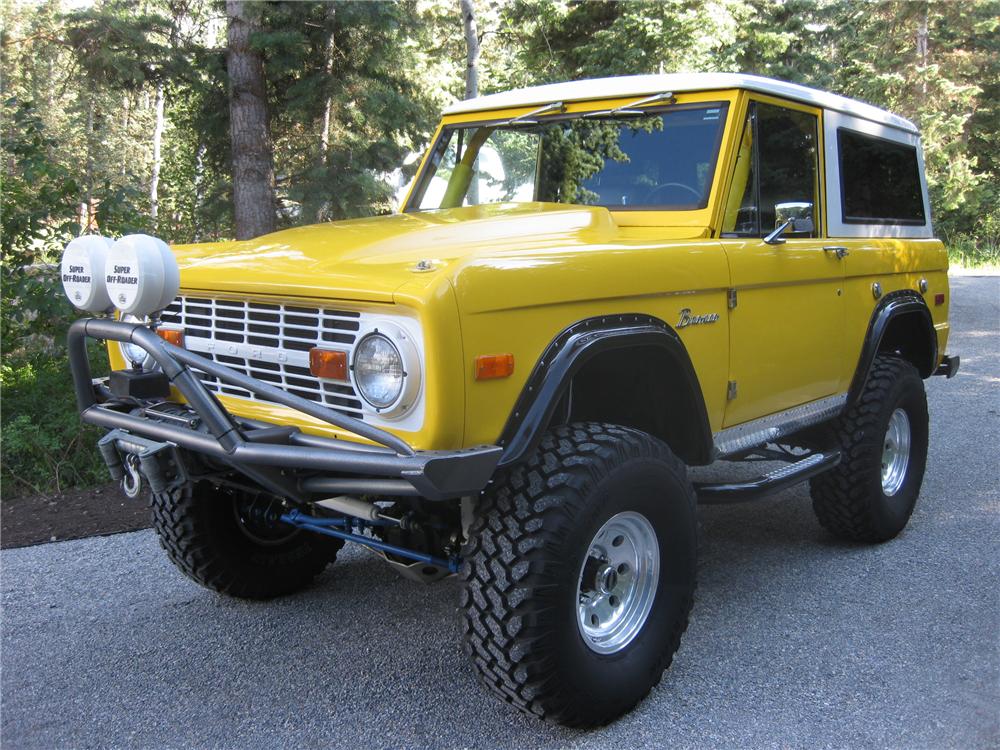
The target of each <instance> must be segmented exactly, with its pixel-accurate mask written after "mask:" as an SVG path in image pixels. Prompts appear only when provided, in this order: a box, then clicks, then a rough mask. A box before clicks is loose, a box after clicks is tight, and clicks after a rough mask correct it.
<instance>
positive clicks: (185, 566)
mask: <svg viewBox="0 0 1000 750" xmlns="http://www.w3.org/2000/svg"><path fill="white" fill-rule="evenodd" d="M212 501H216V502H224V501H225V500H224V499H222V498H218V499H216V498H212V499H209V500H208V502H212ZM204 502H206V498H204V497H198V496H197V495H196V489H195V487H194V486H192V485H191V484H188V483H186V484H182V485H179V486H177V487H175V488H173V489H170V490H167V491H165V492H162V493H151V496H150V507H151V510H152V521H153V528H154V529H155V530H156V532H157V536H158V537H159V539H160V546H161V547H163V549H164V550H165V551H166V553H167V556H168V557H169V558H170V560H171V562H173V563H174V565H175V566H177V568H178V569H179V570H180V571H181V572H182V573H184V574H185V575H186V576H187V577H188V578H190V579H191V580H193V581H195V582H196V583H199V584H201V585H202V586H204V587H206V588H208V589H211V590H213V591H217V592H218V593H220V594H225V595H227V596H233V597H238V598H243V599H270V598H273V597H275V596H281V595H284V594H289V593H293V592H295V591H298V590H300V589H302V588H303V587H305V586H307V585H308V584H309V583H311V582H312V580H313V579H314V578H315V577H316V576H317V575H319V573H321V572H322V571H323V569H324V568H325V567H326V566H327V564H328V563H330V562H333V560H334V559H335V557H336V553H337V550H338V549H339V548H340V547H341V546H342V543H337V542H336V541H335V540H330V542H333V543H332V544H328V545H325V548H324V550H323V553H322V554H320V553H319V551H318V550H319V547H318V546H317V551H316V552H313V553H312V554H309V555H307V556H305V557H303V558H302V559H301V560H299V561H298V562H297V564H295V565H294V566H286V567H284V568H282V569H276V570H274V571H273V572H272V571H269V574H265V575H260V571H255V570H253V569H251V568H250V567H248V566H244V565H241V564H240V563H241V561H240V560H237V559H232V558H231V557H229V556H227V555H225V554H220V550H219V544H218V540H217V539H216V537H215V536H214V535H213V533H212V528H211V526H210V525H208V524H206V523H205V517H204V508H203V507H201V504H202V503H204ZM324 541H325V540H324Z"/></svg>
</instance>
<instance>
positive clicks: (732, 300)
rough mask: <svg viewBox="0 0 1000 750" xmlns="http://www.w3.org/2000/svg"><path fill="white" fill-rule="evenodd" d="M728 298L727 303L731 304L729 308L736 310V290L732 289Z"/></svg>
mask: <svg viewBox="0 0 1000 750" xmlns="http://www.w3.org/2000/svg"><path fill="white" fill-rule="evenodd" d="M726 299H727V304H728V305H729V309H730V310H734V309H735V308H736V290H735V289H730V290H729V294H728V295H727V297H726Z"/></svg>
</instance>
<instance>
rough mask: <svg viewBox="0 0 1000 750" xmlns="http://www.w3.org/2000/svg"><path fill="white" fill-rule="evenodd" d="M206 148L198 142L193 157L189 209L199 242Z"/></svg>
mask: <svg viewBox="0 0 1000 750" xmlns="http://www.w3.org/2000/svg"><path fill="white" fill-rule="evenodd" d="M207 151H208V149H207V148H206V147H205V144H204V143H199V144H198V151H197V152H196V153H195V157H194V208H193V209H192V211H191V215H192V218H193V220H194V241H195V242H201V207H202V205H203V204H204V203H205V153H206V152H207Z"/></svg>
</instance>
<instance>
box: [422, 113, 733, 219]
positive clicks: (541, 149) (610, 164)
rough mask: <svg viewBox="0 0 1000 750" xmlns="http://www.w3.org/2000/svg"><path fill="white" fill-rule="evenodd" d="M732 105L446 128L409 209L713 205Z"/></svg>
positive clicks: (678, 208) (681, 207)
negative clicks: (525, 204) (717, 165)
mask: <svg viewBox="0 0 1000 750" xmlns="http://www.w3.org/2000/svg"><path fill="white" fill-rule="evenodd" d="M725 118H726V105H724V104H710V105H698V106H687V107H683V106H681V107H676V106H675V107H671V108H670V109H667V110H664V111H661V112H656V113H654V114H648V115H647V114H642V115H631V116H629V115H624V114H618V115H616V114H614V113H609V114H608V115H606V116H596V117H582V116H579V115H575V116H573V117H572V118H566V117H561V118H560V117H555V118H553V117H548V118H545V119H544V120H542V121H541V122H528V123H525V122H524V121H522V122H517V121H510V122H506V123H498V124H491V123H486V124H479V125H469V126H464V125H463V126H454V127H448V128H445V130H444V131H443V132H442V135H441V138H440V140H439V141H438V143H437V145H436V146H435V148H434V152H433V153H432V154H431V158H430V160H429V162H428V166H427V169H426V170H425V171H424V174H423V175H422V178H421V181H420V183H419V184H418V186H417V190H416V191H415V193H414V197H413V199H412V200H411V202H410V209H411V210H413V209H417V210H427V209H434V208H456V207H458V206H474V205H479V204H483V203H505V202H524V201H548V202H554V203H576V204H584V205H588V206H606V207H607V208H610V209H612V210H619V211H620V210H630V209H631V210H636V209H646V210H651V209H658V210H669V211H689V210H694V209H699V208H704V207H705V206H706V205H708V194H709V191H710V189H711V186H712V175H713V173H714V171H715V162H716V158H717V156H718V151H719V142H720V140H721V137H722V130H723V127H724V125H725Z"/></svg>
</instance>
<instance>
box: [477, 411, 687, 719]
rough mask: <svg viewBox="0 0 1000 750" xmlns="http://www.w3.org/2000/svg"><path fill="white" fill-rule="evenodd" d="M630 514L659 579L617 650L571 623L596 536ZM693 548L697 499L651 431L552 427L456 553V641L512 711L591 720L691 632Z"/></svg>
mask: <svg viewBox="0 0 1000 750" xmlns="http://www.w3.org/2000/svg"><path fill="white" fill-rule="evenodd" d="M626 510H633V511H637V512H641V513H642V514H643V515H645V516H646V518H647V519H648V520H649V521H650V523H651V524H652V526H653V528H654V530H655V532H656V537H657V541H658V543H659V548H660V578H659V583H658V585H657V589H656V597H655V599H654V602H653V605H652V610H651V611H650V613H649V617H648V619H647V620H646V622H645V624H644V626H643V627H642V630H641V631H639V633H638V634H637V635H636V636H635V638H634V639H633V640H632V641H631V642H629V643H628V645H627V646H625V648H624V649H622V650H621V651H618V652H616V653H613V654H599V653H596V652H595V651H592V650H591V649H590V648H589V647H588V646H587V644H586V643H585V641H584V638H583V635H582V634H581V632H580V627H579V625H578V622H577V613H576V607H577V601H578V590H579V582H580V571H581V566H582V563H583V560H584V557H585V555H586V554H587V552H588V548H589V545H590V543H591V540H592V539H593V537H594V535H595V534H596V532H597V531H598V530H599V529H600V528H601V527H602V525H603V524H604V523H605V521H607V520H608V519H609V518H610V517H612V516H613V515H615V514H617V513H620V512H623V511H626ZM696 555H697V522H696V515H695V495H694V491H693V489H692V486H691V483H690V481H689V480H688V477H687V471H686V468H685V466H684V464H683V463H682V462H681V461H680V460H679V459H678V458H677V457H675V456H674V455H673V453H671V451H670V449H669V448H668V447H667V446H666V445H664V444H663V443H662V442H660V441H659V440H656V439H655V438H652V437H650V436H649V435H646V434H644V433H642V432H639V431H636V430H632V429H628V428H624V427H618V426H614V425H607V424H594V423H585V424H572V425H565V426H560V427H556V428H554V429H552V430H551V431H550V432H549V433H547V434H546V435H545V437H544V438H543V440H542V442H541V445H540V446H539V448H538V450H537V452H536V453H535V454H534V455H533V456H532V457H531V458H530V459H528V460H527V461H525V462H523V463H521V464H519V465H517V466H515V467H513V468H510V469H508V470H505V471H504V472H503V473H502V474H500V475H499V476H497V477H496V479H495V480H494V482H493V483H492V484H491V485H490V486H489V487H487V489H486V490H485V491H484V494H483V496H482V498H481V503H480V505H479V507H478V509H477V514H476V517H475V520H474V521H473V524H472V526H471V529H470V533H469V541H468V542H467V544H466V547H465V549H464V550H463V556H464V562H463V564H462V568H461V571H460V574H459V575H460V577H461V580H462V594H461V606H462V609H463V611H464V617H463V624H464V645H465V651H466V653H467V654H468V655H469V656H470V657H471V659H472V662H473V665H474V667H475V669H476V671H477V673H478V676H479V678H480V680H481V681H482V682H483V683H484V684H485V685H486V686H487V687H489V688H490V689H491V690H492V691H493V692H495V693H496V694H497V695H499V696H500V697H501V698H502V699H503V700H504V701H506V702H508V703H510V704H512V705H513V706H515V707H517V708H518V709H520V710H521V711H523V712H525V713H528V714H532V715H535V716H539V717H542V718H545V719H547V720H550V721H553V722H556V723H560V724H564V725H567V726H578V727H587V726H598V725H603V724H606V723H608V722H609V721H612V720H614V719H616V718H617V717H619V716H621V715H622V714H624V713H626V712H627V711H629V710H631V709H632V708H633V707H634V706H635V705H636V704H637V703H638V702H639V701H640V700H642V699H643V698H644V697H645V696H646V695H647V694H648V693H649V691H650V690H651V689H652V688H653V686H654V685H656V684H657V683H658V682H659V681H660V676H661V675H662V673H663V671H664V670H665V669H666V668H667V667H668V666H669V665H670V662H671V659H672V658H673V655H674V652H675V651H676V650H677V647H678V645H679V643H680V639H681V635H682V634H683V633H684V630H685V629H686V627H687V622H688V614H689V613H690V611H691V605H692V602H693V598H694V588H695V566H696Z"/></svg>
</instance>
